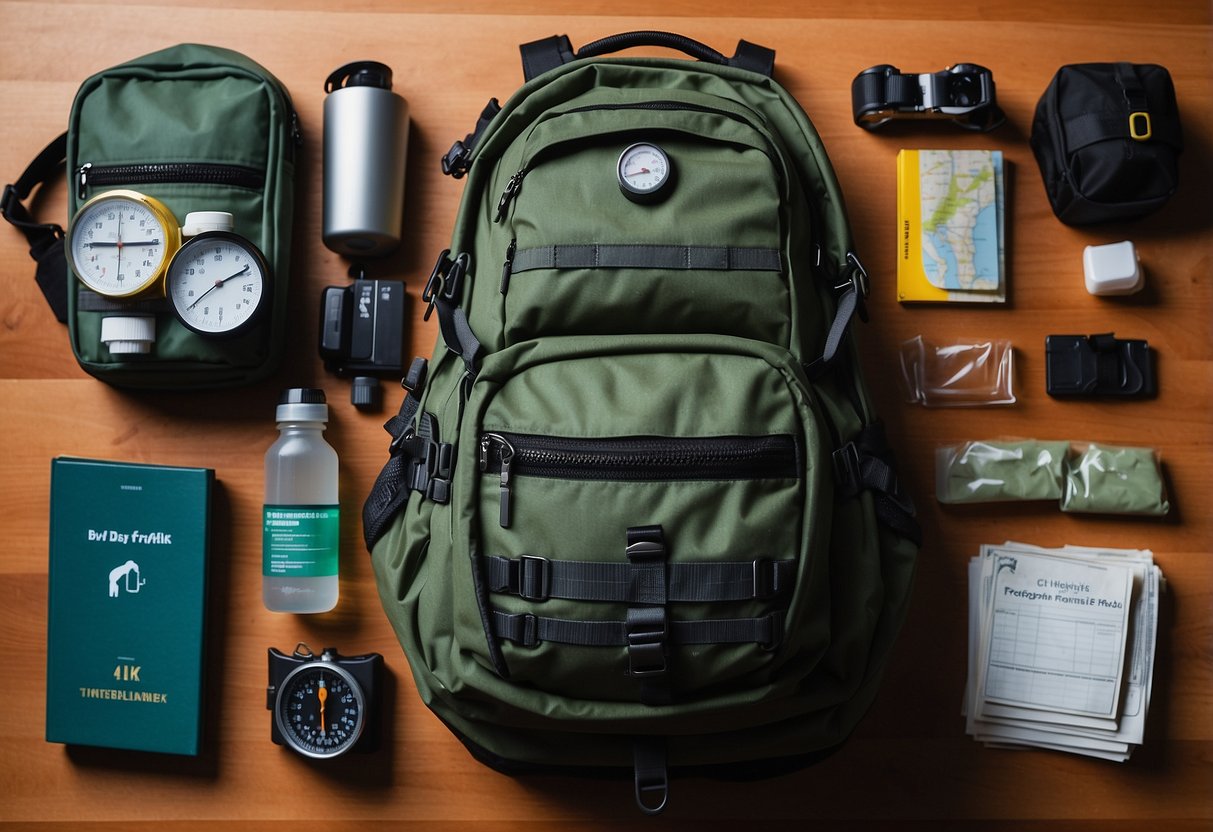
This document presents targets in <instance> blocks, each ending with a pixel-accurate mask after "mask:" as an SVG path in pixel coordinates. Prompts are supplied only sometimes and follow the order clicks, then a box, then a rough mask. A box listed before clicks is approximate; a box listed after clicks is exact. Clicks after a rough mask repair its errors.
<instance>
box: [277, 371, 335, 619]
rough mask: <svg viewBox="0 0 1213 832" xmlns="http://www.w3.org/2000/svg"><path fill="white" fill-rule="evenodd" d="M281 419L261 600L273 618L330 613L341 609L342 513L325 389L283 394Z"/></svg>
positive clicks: (302, 390)
mask: <svg viewBox="0 0 1213 832" xmlns="http://www.w3.org/2000/svg"><path fill="white" fill-rule="evenodd" d="M277 420H278V430H279V434H280V435H279V437H278V440H277V441H276V442H274V444H273V445H271V446H270V448H269V450H268V451H266V453H265V505H264V507H263V512H262V515H263V516H262V554H261V575H262V578H261V597H262V600H263V601H264V602H265V606H266V609H269V610H272V611H274V612H301V613H316V612H328V611H329V610H331V609H333V607H335V606H337V596H338V577H337V576H338V571H339V570H338V560H339V558H338V553H339V541H340V507H339V500H338V495H337V452H336V451H334V450H333V449H332V447H331V446H330V445H329V444H328V443H327V442H325V441H324V426H325V424H326V423H327V422H328V405H327V404H326V403H325V399H324V391H323V390H317V389H313V388H305V387H294V388H291V389H289V390H286V391H284V392H283V394H282V398H281V399H280V400H279V404H278V410H277Z"/></svg>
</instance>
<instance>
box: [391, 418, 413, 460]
mask: <svg viewBox="0 0 1213 832" xmlns="http://www.w3.org/2000/svg"><path fill="white" fill-rule="evenodd" d="M388 424H391V423H390V422H389V423H388ZM416 435H417V431H416V430H414V429H413V426H412V425H409V426H408V427H406V428H405V429H404V430H402V431H400V433H399V434H393V435H392V442H391V444H390V445H388V446H387V450H388V453H389V454H390V455H392V456H395V455H396V454H397V453H399V452H400V450H401V449H402V448H403V447H404V446H405V445H406V444H408V442H409V440H411V439H412V438H413V437H415V436H416Z"/></svg>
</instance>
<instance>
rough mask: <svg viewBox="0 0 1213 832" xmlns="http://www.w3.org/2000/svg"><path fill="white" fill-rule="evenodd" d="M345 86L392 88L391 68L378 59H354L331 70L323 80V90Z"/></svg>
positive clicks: (327, 90) (328, 90)
mask: <svg viewBox="0 0 1213 832" xmlns="http://www.w3.org/2000/svg"><path fill="white" fill-rule="evenodd" d="M345 87H379V88H380V89H385V90H390V89H391V88H392V68H391V67H389V66H388V65H387V64H381V63H379V62H378V61H354V62H353V63H348V64H346V65H345V66H343V67H339V68H337V69H335V70H333V73H332V74H331V75H329V77H328V78H327V79H326V80H325V82H324V91H325V92H333V91H334V90H339V89H344V88H345Z"/></svg>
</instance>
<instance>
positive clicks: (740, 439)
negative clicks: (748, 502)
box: [480, 431, 803, 529]
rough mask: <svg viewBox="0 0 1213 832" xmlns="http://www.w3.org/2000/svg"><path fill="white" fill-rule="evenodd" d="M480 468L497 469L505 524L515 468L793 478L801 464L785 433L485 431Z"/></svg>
mask: <svg viewBox="0 0 1213 832" xmlns="http://www.w3.org/2000/svg"><path fill="white" fill-rule="evenodd" d="M480 470H481V472H482V473H485V474H499V475H500V477H501V484H500V507H501V510H500V519H499V522H500V524H501V527H502V528H503V529H508V528H509V527H510V520H511V512H512V487H513V478H514V477H516V476H529V477H546V478H548V479H562V480H594V481H600V482H666V481H679V480H726V481H728V480H760V479H798V478H800V476H801V472H802V470H803V466H802V465H801V460H800V453H799V448H798V446H797V443H796V439H795V437H793V436H792V435H790V434H776V435H773V436H705V437H694V438H674V437H664V436H627V437H619V438H611V439H574V438H563V437H555V436H538V435H534V434H521V433H507V432H505V431H491V432H486V433H484V434H482V435H481V437H480Z"/></svg>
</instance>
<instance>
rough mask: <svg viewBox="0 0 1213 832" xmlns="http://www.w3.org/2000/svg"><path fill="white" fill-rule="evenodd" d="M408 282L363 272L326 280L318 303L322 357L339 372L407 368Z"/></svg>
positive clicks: (384, 372) (388, 371)
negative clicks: (337, 282) (343, 281)
mask: <svg viewBox="0 0 1213 832" xmlns="http://www.w3.org/2000/svg"><path fill="white" fill-rule="evenodd" d="M404 313H405V293H404V283H402V282H401V281H399V280H367V279H365V278H359V279H357V280H355V281H354V282H353V283H351V284H350V285H348V286H327V287H325V289H324V294H323V295H322V296H321V304H320V357H321V358H322V359H323V360H324V366H325V368H326V369H328V370H329V371H330V372H335V373H336V374H337V375H339V376H360V375H387V374H390V375H397V376H398V375H400V374H401V373H402V372H403V371H404Z"/></svg>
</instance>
